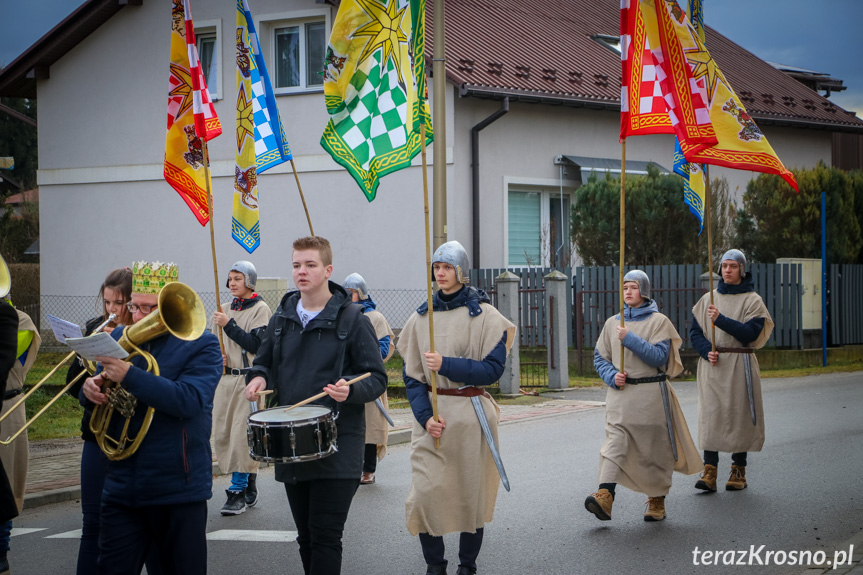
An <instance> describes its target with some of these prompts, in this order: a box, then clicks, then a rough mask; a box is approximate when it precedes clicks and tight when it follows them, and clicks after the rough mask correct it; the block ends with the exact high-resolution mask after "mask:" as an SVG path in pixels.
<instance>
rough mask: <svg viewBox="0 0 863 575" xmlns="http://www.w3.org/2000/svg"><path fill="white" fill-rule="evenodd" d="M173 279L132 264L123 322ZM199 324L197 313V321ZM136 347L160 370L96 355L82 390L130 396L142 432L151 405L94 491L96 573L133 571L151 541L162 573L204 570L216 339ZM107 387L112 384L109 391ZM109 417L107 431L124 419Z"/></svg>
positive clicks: (153, 306) (157, 265) (145, 310)
mask: <svg viewBox="0 0 863 575" xmlns="http://www.w3.org/2000/svg"><path fill="white" fill-rule="evenodd" d="M178 275H179V273H178V270H177V266H176V265H174V264H163V263H161V262H153V263H148V262H135V263H134V264H133V266H132V296H131V301H130V302H129V304H128V308H129V311H130V312H131V313H132V323H133V325H134V324H136V323H139V322H142V321H143V320H144V319H145V318H146V317H147V316H148V315H150V314H153V313H164V312H166V311H167V310H161V312H160V310H159V305H160V298H159V292H160V291H161V290H162V289H164V287H165V286H166V285H169V284H170V283H172V282H175V281H177V277H178ZM172 307H177V306H172ZM160 319H162V318H160ZM205 321H206V320H205V319H203V318H202V326H203V323H205ZM127 329H128V330H130V331H132V330H133V329H134V328H130V327H126V328H124V327H117V328H115V329H114V330H113V331H112V332H111V337H113V338H114V339H117V340H119V339H120V338H121V337H122V335H123V332H124V331H125V330H127ZM202 329H203V327H202ZM139 347H140V348H141V349H143V350H144V351H146V352H148V353H149V354H151V355H152V357H153V359H155V361H156V363H158V366H159V371H160V375H155V374H154V373H152V372H151V371H149V370H148V368H147V362H146V361H145V360H144V359H143V358H142V357H135V358H134V359H132V360H131V361H123V360H119V359H115V358H111V357H99V358H97V359H98V360H99V362H100V363H101V366H102V369H101V371H100V372H98V373H97V375H96V376H95V377H92V378H89V379H87V380H86V381H85V382H84V386H83V389H82V391H83V394H84V395H85V397H86V398H87V399H88V400H89V401H91V402H92V403H93V404H95V405H97V406H98V405H102V404H105V403H106V402H107V401H108V395H107V394H106V393H105V392H104V390H103V386H104V385H105V380H106V379H107V380H110V381H113V382H116V383H118V384H122V388H123V389H124V390H125V391H127V392H128V393H130V394H131V395H132V396H134V398H135V399H136V400H137V405H136V407H135V413H134V415H133V416H132V417H131V422H130V424H129V426H130V428H131V429H133V430H138V429H141V431H139V432H138V433H143V432H144V429H143V428H142V427H141V426H142V423H143V421H144V419H145V413H146V412H148V411H149V408H153V409H154V410H155V411H154V413H153V418H152V422H151V424H150V425H149V428H148V431H147V432H146V436H145V437H144V439H143V441H142V442H141V443H140V445H139V446H138V448H137V450H136V451H133V453H132V454H131V455H129V456H125V455H124V456H123V458H122V459H119V460H113V461H109V462H108V466H107V471H106V474H105V486H104V489H103V491H102V517H101V519H102V525H101V530H100V533H99V551H100V557H99V573H101V574H105V575H108V574H114V573H132V572H135V573H137V572H138V571H139V570H140V566H141V564H142V563H143V561H144V556H145V554H146V552H147V549H148V547H150V546H155V547H157V548H158V550H159V558H160V563H161V569H162V571H163V572H164V573H182V574H184V575H187V574H194V575H204V574H205V573H206V572H207V542H206V523H207V500H208V499H210V497H211V496H212V487H213V485H212V484H213V481H212V454H211V451H210V432H211V428H212V410H213V396H214V394H215V391H216V386H217V385H218V383H219V377H220V375H221V373H222V354H221V351H220V349H219V342H218V339H217V338H216V336H214V335H213V334H212V333H203V335H200V336H199V337H197V338H195V339H189V340H185V339H180V338H179V337H177V336H175V335H173V334H172V333H162V334H161V335H156V336H155V337H153V338H152V339H150V340H149V341H146V342H144V343H141V344H139ZM117 391H118V390H117V388H114V389H112V390H111V391H110V393H111V395H113V394H115V393H117ZM115 419H117V421H112V422H111V423H110V424H109V427H110V430H111V431H117V430H118V429H119V428H121V427H122V426H123V424H124V420H123V418H115ZM132 433H134V431H132ZM102 449H103V450H105V446H103V447H102ZM109 459H111V457H110V456H109Z"/></svg>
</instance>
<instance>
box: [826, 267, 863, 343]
mask: <svg viewBox="0 0 863 575" xmlns="http://www.w3.org/2000/svg"><path fill="white" fill-rule="evenodd" d="M828 279H829V280H830V284H829V285H830V289H829V290H828V292H827V297H828V304H827V307H828V310H829V313H828V318H829V321H830V329H829V332H830V343H831V344H832V345H849V344H859V343H863V298H861V297H860V296H861V288H860V286H863V265H851V264H848V265H842V264H832V265H831V266H830V275H829V278H828Z"/></svg>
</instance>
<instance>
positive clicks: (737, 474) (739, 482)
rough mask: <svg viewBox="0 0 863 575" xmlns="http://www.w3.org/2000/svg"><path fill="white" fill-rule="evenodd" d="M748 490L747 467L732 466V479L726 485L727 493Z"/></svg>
mask: <svg viewBox="0 0 863 575" xmlns="http://www.w3.org/2000/svg"><path fill="white" fill-rule="evenodd" d="M741 489H746V467H744V466H742V465H732V466H731V477H729V478H728V482H727V483H726V484H725V490H726V491H740V490H741Z"/></svg>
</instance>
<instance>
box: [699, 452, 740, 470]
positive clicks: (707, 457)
mask: <svg viewBox="0 0 863 575" xmlns="http://www.w3.org/2000/svg"><path fill="white" fill-rule="evenodd" d="M731 463H733V464H734V465H739V466H740V467H746V452H745V451H740V452H738V453H732V454H731ZM704 464H705V465H719V452H718V451H705V452H704Z"/></svg>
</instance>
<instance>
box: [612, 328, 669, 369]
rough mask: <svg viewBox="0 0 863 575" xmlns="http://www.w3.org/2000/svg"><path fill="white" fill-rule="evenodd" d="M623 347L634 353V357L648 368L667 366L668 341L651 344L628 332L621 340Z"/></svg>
mask: <svg viewBox="0 0 863 575" xmlns="http://www.w3.org/2000/svg"><path fill="white" fill-rule="evenodd" d="M623 347H625V348H626V349H628V350H629V351H631V352H632V353H634V354H635V357H637V358H638V359H640V360H641V361H643V362H644V363H646V364H647V365H649V366H650V367H663V366H665V365H668V348H669V347H671V341H670V340H667V339H666V340H663V341H660V342H659V343H657V344H652V343H650V342H648V341H647V340H645V339H644V338H643V337H641V336H639V335H636V334H634V333H632V332H631V331H630V332H628V333H627V334H626V337H624V338H623Z"/></svg>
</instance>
